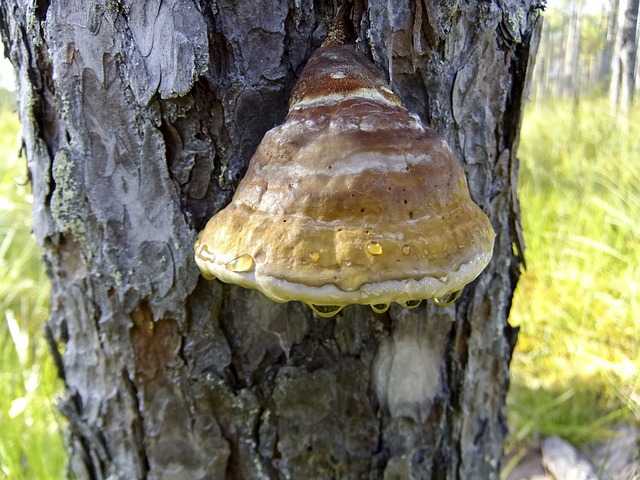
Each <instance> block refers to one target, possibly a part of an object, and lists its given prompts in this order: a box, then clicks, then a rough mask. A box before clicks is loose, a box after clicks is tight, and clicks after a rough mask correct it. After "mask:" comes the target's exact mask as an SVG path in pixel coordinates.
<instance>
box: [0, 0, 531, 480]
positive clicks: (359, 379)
mask: <svg viewBox="0 0 640 480" xmlns="http://www.w3.org/2000/svg"><path fill="white" fill-rule="evenodd" d="M507 5H508V4H505V3H504V2H497V1H495V0H494V1H491V2H489V3H486V2H484V3H478V4H473V5H471V4H470V5H462V4H458V3H455V2H454V3H443V2H438V1H435V0H426V1H424V2H420V1H406V2H381V1H375V0H374V1H369V2H362V1H359V0H356V1H354V2H353V3H351V4H349V24H350V26H351V28H352V30H353V32H352V33H353V35H354V39H355V40H356V42H357V46H358V48H359V49H360V50H361V51H363V52H364V53H365V54H367V55H369V56H370V57H371V58H372V59H373V60H374V61H375V62H376V63H377V64H378V65H380V66H381V67H382V68H383V69H385V70H387V71H389V72H390V71H393V87H394V88H395V89H396V91H397V92H398V93H399V94H400V96H401V97H402V98H403V100H404V101H405V102H406V104H407V106H408V107H409V109H410V110H412V111H414V112H416V113H418V114H419V115H420V116H421V117H422V118H423V119H424V120H425V121H427V122H428V123H429V124H431V125H433V126H434V127H435V128H436V129H437V130H438V131H440V132H441V133H443V134H444V135H445V136H446V137H447V139H448V141H449V143H450V145H451V146H452V148H453V149H454V150H455V151H456V152H457V153H458V155H459V157H460V159H461V160H462V161H463V163H464V165H465V169H466V172H467V176H468V178H469V183H470V188H471V191H472V195H473V197H474V199H475V200H476V201H477V202H478V203H479V204H480V205H481V206H482V207H483V208H484V209H485V211H486V212H487V213H488V214H489V215H490V218H491V219H492V223H493V225H494V228H495V229H496V232H497V235H498V236H497V240H496V251H495V256H494V259H493V262H492V263H491V265H490V266H489V267H488V269H487V270H486V271H485V273H484V274H483V275H482V276H481V277H480V278H479V279H478V280H477V281H476V282H475V283H474V284H473V285H472V286H470V287H468V288H467V289H466V292H465V294H464V296H463V297H462V299H461V300H460V301H459V302H458V303H457V304H456V306H455V307H449V308H446V309H437V308H435V307H434V306H432V305H426V306H422V307H421V308H419V309H417V310H414V311H406V310H403V309H400V308H396V307H394V308H392V309H391V311H390V312H389V313H388V314H385V315H374V314H372V313H371V312H370V310H369V309H368V308H366V307H357V306H356V307H350V308H348V309H346V311H345V312H344V313H343V314H341V315H339V316H338V317H337V318H336V319H331V320H321V319H317V318H314V317H312V316H311V314H310V312H309V310H308V309H307V308H306V307H304V306H302V305H299V304H296V303H290V304H284V305H278V304H274V303H272V302H270V301H268V300H266V299H265V298H264V297H262V296H261V295H260V294H258V293H256V292H252V291H247V290H243V289H241V288H235V287H231V286H227V285H222V284H220V283H217V282H207V281H205V280H203V279H202V278H200V277H199V275H198V272H197V269H196V267H195V264H194V261H193V259H192V244H193V241H194V239H195V235H196V234H197V232H198V230H199V229H200V228H201V227H202V226H203V225H204V222H205V221H206V219H207V218H208V217H209V216H210V215H211V214H212V213H213V212H215V211H216V210H218V209H219V208H221V207H222V206H223V205H224V204H225V203H226V202H228V200H229V199H230V197H231V195H232V193H233V190H234V187H235V185H236V184H237V182H238V181H239V179H240V178H241V176H242V174H243V171H244V169H245V168H246V165H247V163H248V160H249V158H250V156H251V154H252V153H253V151H254V149H255V147H256V145H257V144H258V142H259V141H260V139H261V137H262V135H263V134H264V133H265V131H266V130H267V129H269V128H270V127H272V126H274V125H275V124H277V123H278V122H279V121H281V120H282V118H283V117H284V114H285V112H286V105H287V96H288V93H289V91H290V89H291V87H292V85H293V83H294V81H295V78H296V74H297V72H299V70H300V69H301V68H302V66H303V65H304V62H305V60H306V58H307V57H308V56H309V54H310V53H311V52H312V51H313V49H314V48H316V47H317V46H318V45H319V44H320V42H321V41H322V39H323V37H324V35H325V33H326V26H327V24H328V23H329V22H330V21H331V18H332V16H333V14H334V9H333V3H332V2H312V1H310V0H300V1H297V2H295V3H294V4H292V3H289V2H284V1H273V0H272V1H267V0H265V1H261V2H255V1H244V0H235V1H234V0H222V1H218V2H211V3H207V2H189V1H186V0H172V1H165V2H161V1H160V0H155V1H154V0H150V1H146V2H135V1H119V2H114V1H99V0H85V1H82V2H80V1H77V0H61V1H59V2H53V3H49V2H47V1H38V2H34V3H32V2H17V1H11V0H9V1H6V2H3V3H2V4H1V5H0V31H1V32H2V37H3V41H4V42H5V47H6V51H7V52H8V53H9V55H10V58H11V60H12V62H13V64H14V66H15V67H16V70H17V72H18V79H19V91H18V96H19V113H20V118H21V120H22V123H23V148H24V150H25V152H26V154H27V157H28V167H29V172H30V177H31V181H32V185H33V194H34V233H35V235H36V237H37V239H38V241H39V242H40V244H41V245H42V247H43V249H44V256H45V261H46V263H47V265H48V270H49V275H50V277H51V281H52V287H53V293H52V307H51V319H50V322H49V326H48V328H47V335H48V337H49V340H50V343H51V347H52V351H53V354H54V356H55V358H56V360H57V363H58V367H59V371H60V375H61V376H62V378H63V380H64V383H65V387H66V393H65V398H64V399H63V401H62V410H63V412H64V413H65V415H66V416H67V418H68V419H69V430H70V439H69V443H70V445H69V447H70V455H71V457H70V468H71V470H72V471H73V472H74V474H75V475H76V476H77V478H87V479H88V478H91V479H94V478H127V479H131V478H278V477H285V478H361V477H363V476H368V477H369V478H383V477H384V478H451V479H453V478H465V479H466V478H497V477H498V470H499V467H500V457H501V450H502V441H503V439H504V436H505V433H506V426H505V419H504V398H505V394H506V390H507V385H508V364H509V360H510V356H511V353H512V350H513V346H514V343H515V339H516V332H515V331H514V329H512V328H510V327H509V325H508V324H507V315H508V313H509V308H510V302H511V297H512V294H513V290H514V288H515V285H516V281H517V278H518V274H519V269H520V264H521V260H522V258H521V255H522V239H521V238H520V234H519V232H520V230H519V226H518V217H519V215H518V203H517V194H516V180H517V174H518V162H517V159H516V157H515V151H516V148H517V144H518V130H519V124H520V117H521V113H522V99H523V93H524V89H525V83H526V77H527V73H528V72H530V70H531V64H532V59H533V56H534V53H535V49H536V42H537V38H538V34H539V27H540V25H541V22H540V19H539V16H538V10H539V8H540V7H541V5H540V4H539V3H538V2H537V1H533V0H531V1H529V0H525V1H523V2H519V3H518V4H517V5H516V4H513V6H507ZM389 53H391V55H389ZM416 379H417V380H420V381H422V382H423V384H424V385H426V386H427V387H428V388H424V389H421V390H417V389H416V388H415V381H416Z"/></svg>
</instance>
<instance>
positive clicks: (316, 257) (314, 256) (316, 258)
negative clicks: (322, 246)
mask: <svg viewBox="0 0 640 480" xmlns="http://www.w3.org/2000/svg"><path fill="white" fill-rule="evenodd" d="M309 258H310V259H311V261H312V262H313V263H317V262H318V261H319V260H320V254H319V253H318V252H311V253H310V254H309Z"/></svg>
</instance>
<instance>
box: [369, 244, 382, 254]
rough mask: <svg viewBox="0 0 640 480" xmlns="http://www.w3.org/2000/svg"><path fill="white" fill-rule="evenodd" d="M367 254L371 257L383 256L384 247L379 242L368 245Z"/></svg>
mask: <svg viewBox="0 0 640 480" xmlns="http://www.w3.org/2000/svg"><path fill="white" fill-rule="evenodd" d="M367 252H369V253H370V254H371V255H382V245H380V244H379V243H378V242H371V243H369V244H368V245H367Z"/></svg>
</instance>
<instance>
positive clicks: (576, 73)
mask: <svg viewBox="0 0 640 480" xmlns="http://www.w3.org/2000/svg"><path fill="white" fill-rule="evenodd" d="M580 20H581V7H580V4H579V3H578V2H572V4H571V14H570V16H569V24H568V26H567V29H568V32H567V36H566V37H565V38H566V45H565V49H564V63H563V81H562V85H563V91H564V95H567V96H570V97H571V98H573V99H574V100H576V101H577V99H578V94H579V92H580V44H581V42H580Z"/></svg>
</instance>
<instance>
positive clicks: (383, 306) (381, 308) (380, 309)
mask: <svg viewBox="0 0 640 480" xmlns="http://www.w3.org/2000/svg"><path fill="white" fill-rule="evenodd" d="M370 306H371V310H373V311H374V312H376V313H384V312H386V311H387V310H389V304H388V303H376V304H375V305H370Z"/></svg>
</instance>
